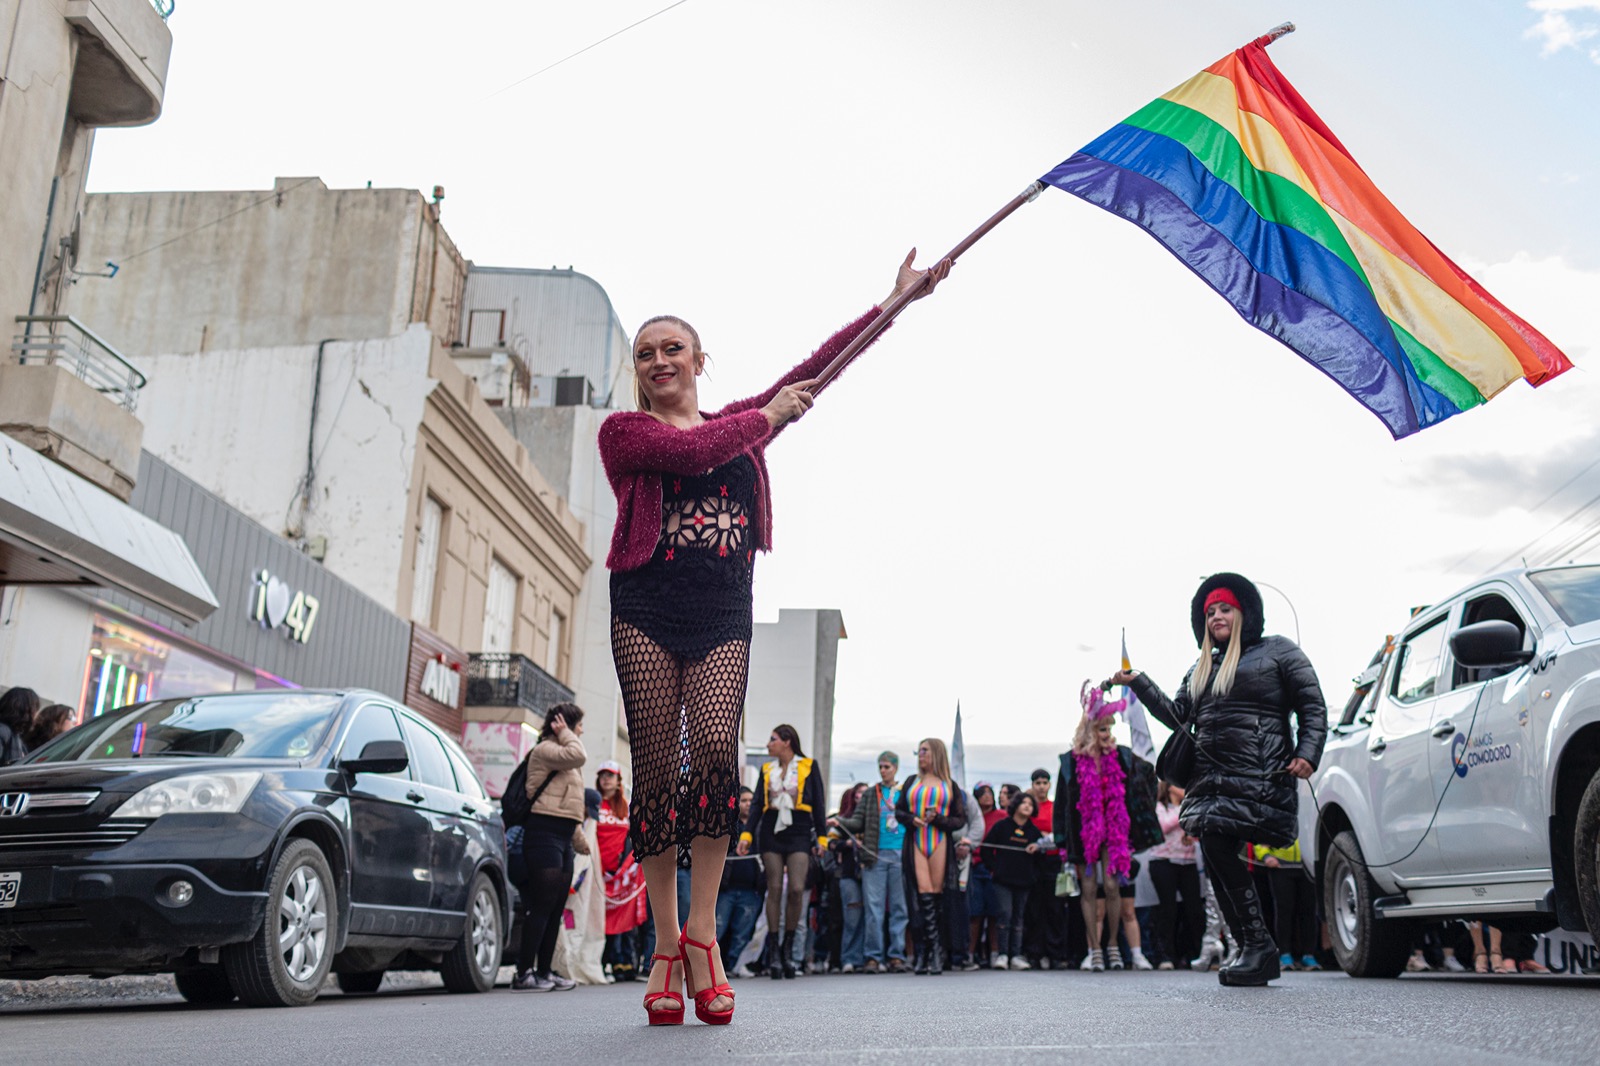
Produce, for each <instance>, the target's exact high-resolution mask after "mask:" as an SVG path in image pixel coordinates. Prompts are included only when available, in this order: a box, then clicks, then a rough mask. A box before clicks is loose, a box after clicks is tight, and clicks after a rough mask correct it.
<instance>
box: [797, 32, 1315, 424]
mask: <svg viewBox="0 0 1600 1066" xmlns="http://www.w3.org/2000/svg"><path fill="white" fill-rule="evenodd" d="M1293 32H1294V23H1292V22H1285V23H1282V24H1280V25H1277V26H1274V27H1273V28H1272V29H1270V30H1268V31H1267V32H1266V33H1264V34H1262V35H1261V36H1260V37H1257V38H1256V39H1255V40H1254V41H1253V42H1251V43H1252V44H1259V45H1261V46H1262V47H1265V46H1267V45H1269V44H1271V43H1272V42H1273V41H1276V40H1277V39H1278V38H1280V37H1283V36H1285V35H1286V34H1290V33H1293ZM1043 191H1044V182H1042V181H1033V182H1029V183H1028V187H1027V188H1026V189H1023V190H1022V191H1021V192H1019V193H1018V194H1017V195H1016V196H1013V197H1012V198H1011V202H1010V203H1008V204H1006V205H1005V206H1004V207H1002V208H1001V209H1000V210H998V211H996V212H995V213H994V214H992V215H990V216H989V219H988V221H986V222H984V224H983V225H981V226H979V227H978V228H977V229H975V230H973V231H972V232H971V233H969V234H967V235H966V237H965V238H963V239H962V241H961V243H960V244H957V245H956V246H955V247H954V248H952V249H950V251H949V252H948V253H946V254H945V256H944V259H943V260H939V262H944V261H949V262H951V263H954V262H955V261H956V259H957V258H958V257H959V256H960V255H961V253H963V252H965V251H966V250H967V249H968V248H971V247H972V246H973V245H974V244H977V243H978V241H980V240H981V239H983V238H984V237H985V236H987V235H988V233H989V231H990V230H992V229H994V228H995V227H996V226H998V225H999V224H1000V223H1002V222H1004V221H1005V220H1006V218H1007V217H1009V216H1010V215H1011V213H1012V212H1013V211H1015V210H1016V209H1017V208H1019V207H1021V206H1022V205H1023V204H1028V203H1032V202H1033V201H1034V200H1036V199H1038V198H1039V194H1040V193H1041V192H1043ZM927 287H928V279H927V277H926V276H924V277H923V279H922V280H921V281H920V282H918V283H917V284H916V285H913V286H912V287H911V288H909V289H907V290H905V291H904V292H902V293H901V294H900V295H898V296H896V297H895V298H894V299H892V300H890V301H889V303H888V304H887V305H886V306H885V307H884V308H883V310H882V311H880V312H879V314H878V317H877V318H875V319H873V320H872V321H871V322H870V323H869V324H868V325H867V328H866V329H864V330H862V331H861V332H860V333H859V334H857V335H856V339H855V340H853V341H851V342H850V343H849V344H848V345H846V346H845V349H844V351H842V352H840V353H839V354H838V355H836V356H834V358H833V361H832V362H830V363H829V364H828V365H827V366H825V367H823V368H822V373H820V374H818V375H817V384H816V385H815V386H814V387H813V388H812V390H811V394H812V395H813V396H815V395H817V394H818V393H820V392H821V391H822V390H823V389H825V388H826V387H827V386H828V382H830V381H832V380H833V379H834V378H835V377H837V376H838V374H839V372H840V371H841V370H843V369H844V368H845V367H846V366H848V365H850V360H852V359H854V358H855V357H856V354H857V353H858V352H860V351H861V349H862V348H865V347H866V346H867V345H868V344H870V343H871V342H872V340H873V338H874V337H876V336H877V335H878V334H880V333H882V332H883V331H884V329H885V328H886V327H887V326H888V325H889V323H890V322H893V321H894V319H895V316H896V315H898V314H899V313H900V312H901V311H904V310H905V309H906V306H907V305H908V304H910V303H911V301H912V300H915V299H916V298H917V297H918V296H921V295H922V291H923V290H924V289H926V288H927Z"/></svg>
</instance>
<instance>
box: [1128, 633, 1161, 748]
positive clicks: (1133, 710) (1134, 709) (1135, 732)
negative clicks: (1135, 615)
mask: <svg viewBox="0 0 1600 1066" xmlns="http://www.w3.org/2000/svg"><path fill="white" fill-rule="evenodd" d="M1122 668H1123V669H1124V670H1132V669H1133V663H1132V662H1131V661H1130V660H1129V659H1128V631H1127V630H1126V629H1124V630H1123V631H1122ZM1122 694H1123V696H1125V697H1126V698H1127V700H1128V706H1127V707H1125V708H1123V711H1122V715H1123V717H1124V718H1126V719H1127V722H1128V733H1129V736H1130V737H1131V739H1132V741H1133V743H1132V744H1130V745H1129V747H1131V748H1132V749H1133V753H1134V754H1135V755H1137V756H1139V758H1141V759H1145V760H1148V761H1152V762H1153V761H1154V760H1155V757H1156V742H1155V741H1154V740H1152V739H1150V723H1149V722H1148V721H1146V719H1145V716H1144V704H1142V703H1140V702H1139V697H1138V696H1137V695H1135V694H1134V691H1133V689H1131V688H1129V687H1128V686H1127V685H1123V686H1122Z"/></svg>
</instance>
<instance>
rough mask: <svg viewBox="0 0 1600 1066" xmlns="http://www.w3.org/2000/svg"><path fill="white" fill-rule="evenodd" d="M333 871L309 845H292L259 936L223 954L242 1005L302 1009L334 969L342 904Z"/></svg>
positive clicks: (281, 862) (272, 881) (273, 881)
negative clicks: (334, 950) (337, 894)
mask: <svg viewBox="0 0 1600 1066" xmlns="http://www.w3.org/2000/svg"><path fill="white" fill-rule="evenodd" d="M334 892H335V888H334V883H333V871H332V869H330V868H329V866H328V860H327V859H326V858H324V857H323V855H322V852H321V851H320V850H319V849H318V848H317V846H316V845H315V844H313V843H312V842H311V841H309V840H298V839H297V840H291V841H289V843H288V846H286V847H285V848H284V849H283V854H282V855H280V856H278V864H277V866H275V867H274V868H273V871H272V877H271V878H269V879H268V881H267V915H266V919H265V920H264V921H263V922H262V923H261V928H260V929H258V930H256V935H255V936H253V937H251V938H250V939H249V940H247V941H245V942H244V943H242V944H229V945H228V946H227V947H225V948H223V950H222V965H223V968H224V969H225V970H226V971H227V974H228V980H229V981H230V982H231V983H232V984H233V988H234V991H236V992H237V993H238V994H239V999H240V1001H241V1002H243V1003H247V1004H249V1005H250V1006H252V1007H303V1006H305V1005H306V1004H308V1003H310V1002H312V1001H313V1000H315V999H316V998H317V992H318V991H319V990H320V989H321V988H322V981H323V978H325V977H327V976H328V968H329V967H330V966H331V965H332V964H333V945H334V944H335V943H336V942H337V940H338V937H337V936H336V933H337V925H338V921H339V907H338V900H337V898H336V897H335V895H334Z"/></svg>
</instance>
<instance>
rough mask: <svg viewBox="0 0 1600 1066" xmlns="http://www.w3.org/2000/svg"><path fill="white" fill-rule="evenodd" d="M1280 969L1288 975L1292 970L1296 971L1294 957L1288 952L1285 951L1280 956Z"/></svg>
mask: <svg viewBox="0 0 1600 1066" xmlns="http://www.w3.org/2000/svg"><path fill="white" fill-rule="evenodd" d="M1278 969H1280V970H1282V971H1283V972H1284V973H1288V972H1289V971H1290V970H1292V969H1294V956H1293V955H1291V954H1289V953H1288V952H1287V951H1285V952H1284V953H1283V954H1282V955H1279V956H1278Z"/></svg>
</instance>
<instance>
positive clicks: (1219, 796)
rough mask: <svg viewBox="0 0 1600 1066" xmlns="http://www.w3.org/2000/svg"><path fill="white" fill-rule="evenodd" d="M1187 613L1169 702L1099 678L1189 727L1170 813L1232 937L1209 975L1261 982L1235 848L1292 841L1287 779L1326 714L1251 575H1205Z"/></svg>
mask: <svg viewBox="0 0 1600 1066" xmlns="http://www.w3.org/2000/svg"><path fill="white" fill-rule="evenodd" d="M1189 616H1190V624H1191V626H1192V627H1193V629H1194V637H1195V641H1196V642H1197V643H1198V644H1199V645H1200V658H1199V660H1198V661H1197V662H1196V663H1195V664H1194V666H1193V667H1191V668H1190V670H1189V673H1188V675H1187V676H1186V677H1185V678H1184V681H1183V686H1182V688H1181V689H1180V690H1179V692H1178V696H1177V698H1176V699H1169V698H1168V697H1167V696H1166V694H1165V693H1163V692H1162V691H1161V689H1160V687H1159V686H1157V685H1156V683H1155V682H1154V681H1151V680H1150V679H1149V678H1148V677H1146V676H1145V675H1144V674H1142V673H1140V672H1139V671H1137V670H1121V671H1118V672H1117V673H1116V674H1115V675H1113V676H1112V677H1111V678H1110V679H1109V681H1108V684H1113V685H1131V686H1132V687H1133V691H1134V692H1135V693H1136V694H1137V695H1138V697H1139V699H1141V700H1143V701H1144V704H1145V706H1146V707H1148V708H1150V713H1151V714H1154V715H1155V716H1156V718H1157V719H1158V720H1160V721H1161V722H1162V723H1163V724H1164V725H1166V726H1167V727H1168V728H1171V729H1174V730H1178V729H1190V730H1191V732H1192V736H1193V738H1194V747H1195V759H1194V769H1193V773H1192V775H1191V777H1190V780H1189V781H1188V782H1183V781H1178V782H1175V783H1176V784H1179V785H1185V784H1186V785H1187V788H1188V791H1187V793H1186V794H1185V795H1184V798H1183V806H1182V808H1181V809H1180V811H1179V822H1180V824H1182V826H1183V828H1184V831H1185V832H1187V833H1188V834H1189V835H1190V836H1193V837H1196V838H1198V839H1199V841H1200V849H1201V852H1202V853H1203V854H1204V856H1205V863H1206V874H1207V876H1209V877H1210V878H1211V883H1212V886H1213V887H1214V888H1215V889H1216V894H1217V903H1218V905H1219V906H1220V907H1221V908H1222V911H1223V916H1224V917H1225V918H1226V919H1227V921H1228V926H1229V928H1231V929H1232V930H1233V931H1234V933H1235V935H1236V936H1237V937H1238V938H1239V942H1240V950H1239V953H1238V955H1237V956H1236V957H1235V958H1234V959H1230V960H1229V962H1228V963H1225V964H1224V965H1223V967H1222V969H1221V971H1220V973H1219V974H1218V978H1219V980H1220V981H1221V982H1222V983H1223V984H1225V985H1262V984H1266V983H1267V982H1268V981H1271V980H1274V979H1275V978H1277V977H1278V974H1279V966H1278V947H1277V945H1276V944H1275V943H1274V942H1273V940H1272V935H1271V934H1270V933H1269V932H1268V931H1267V925H1266V921H1265V920H1264V914H1263V908H1262V901H1261V899H1260V897H1259V896H1258V895H1257V893H1256V890H1255V885H1254V883H1253V882H1252V880H1251V877H1250V874H1249V871H1248V870H1246V868H1245V864H1244V859H1243V858H1242V857H1241V854H1240V853H1241V850H1242V849H1243V846H1244V841H1246V840H1251V841H1254V842H1256V843H1260V844H1267V845H1270V846H1273V847H1287V846H1288V845H1290V844H1292V843H1293V842H1294V840H1295V837H1296V836H1297V835H1298V829H1299V827H1298V824H1297V822H1298V815H1297V809H1298V803H1299V783H1298V781H1297V780H1296V779H1297V778H1298V779H1304V778H1307V777H1310V776H1311V774H1312V771H1314V770H1315V769H1316V766H1317V763H1318V761H1319V760H1321V758H1322V745H1323V742H1324V741H1325V740H1326V739H1327V732H1328V711H1327V706H1326V704H1325V703H1324V702H1323V698H1322V688H1321V686H1320V685H1319V684H1318V683H1317V675H1316V671H1314V670H1313V669H1312V668H1311V661H1310V660H1309V659H1307V658H1306V655H1305V652H1303V651H1301V650H1300V648H1299V647H1298V646H1296V645H1295V643H1294V642H1293V641H1291V640H1289V639H1287V638H1286V637H1280V636H1271V637H1269V636H1264V635H1263V633H1264V629H1265V626H1264V623H1263V620H1262V608H1261V593H1260V592H1258V591H1257V590H1256V587H1255V585H1253V584H1252V583H1251V582H1250V581H1248V580H1246V579H1245V578H1243V577H1241V576H1240V575H1238V574H1231V573H1220V574H1213V575H1212V576H1211V577H1208V578H1206V580H1205V581H1204V582H1203V583H1202V584H1201V585H1200V588H1199V590H1198V591H1196V592H1195V594H1194V599H1193V600H1192V601H1191V603H1190V605H1189ZM1291 715H1293V716H1294V718H1295V725H1296V729H1295V730H1294V731H1291V730H1290V727H1289V717H1290V716H1291ZM1296 734H1298V736H1297V735H1296Z"/></svg>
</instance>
